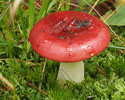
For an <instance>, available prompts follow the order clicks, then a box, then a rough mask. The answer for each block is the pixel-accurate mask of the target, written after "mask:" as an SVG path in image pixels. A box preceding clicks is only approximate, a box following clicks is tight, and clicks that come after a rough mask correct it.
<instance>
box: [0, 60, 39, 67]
mask: <svg viewBox="0 0 125 100" xmlns="http://www.w3.org/2000/svg"><path fill="white" fill-rule="evenodd" d="M0 60H1V61H10V60H12V59H9V58H2V59H0ZM16 61H17V62H21V60H20V59H16ZM23 62H24V63H29V64H30V65H31V66H34V65H36V64H35V63H33V62H29V61H23ZM40 65H41V64H40Z"/></svg>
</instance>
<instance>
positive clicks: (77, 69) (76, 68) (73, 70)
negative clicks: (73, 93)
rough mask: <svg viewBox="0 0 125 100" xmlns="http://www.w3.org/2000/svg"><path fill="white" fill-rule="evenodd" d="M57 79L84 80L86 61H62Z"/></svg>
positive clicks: (76, 81) (78, 81) (77, 81)
mask: <svg viewBox="0 0 125 100" xmlns="http://www.w3.org/2000/svg"><path fill="white" fill-rule="evenodd" d="M57 80H59V81H63V82H65V80H68V81H72V82H75V83H80V82H81V81H82V80H84V63H83V61H79V62H75V63H60V68H59V72H58V76H57Z"/></svg>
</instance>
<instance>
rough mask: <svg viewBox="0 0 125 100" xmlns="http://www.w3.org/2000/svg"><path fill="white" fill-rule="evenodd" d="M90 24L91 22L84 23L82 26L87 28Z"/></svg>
mask: <svg viewBox="0 0 125 100" xmlns="http://www.w3.org/2000/svg"><path fill="white" fill-rule="evenodd" d="M89 24H90V21H84V22H83V23H82V26H83V27H85V26H88V25H89Z"/></svg>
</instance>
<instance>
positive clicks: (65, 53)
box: [29, 11, 110, 83]
mask: <svg viewBox="0 0 125 100" xmlns="http://www.w3.org/2000/svg"><path fill="white" fill-rule="evenodd" d="M29 40H30V43H31V45H32V48H33V49H34V50H35V51H36V53H38V54H39V55H40V56H42V57H45V58H48V59H50V60H54V61H57V62H61V63H60V68H59V72H58V76H57V79H58V80H62V81H65V80H69V81H72V82H75V83H79V82H81V81H82V80H83V79H84V63H83V60H85V59H88V58H91V57H93V56H96V55H98V54H99V53H101V52H102V51H103V50H104V49H105V48H106V47H107V45H108V43H109V41H110V32H109V30H108V28H107V26H106V25H105V24H104V23H103V22H102V21H101V20H100V19H98V18H96V17H94V16H92V15H89V14H87V13H84V12H78V11H62V12H56V13H53V14H50V15H48V16H46V17H44V18H42V19H41V20H40V21H39V22H38V23H37V24H35V26H34V27H33V28H32V30H31V32H30V36H29Z"/></svg>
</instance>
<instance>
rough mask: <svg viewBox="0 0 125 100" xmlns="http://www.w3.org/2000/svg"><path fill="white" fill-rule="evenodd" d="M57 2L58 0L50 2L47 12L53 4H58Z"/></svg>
mask: <svg viewBox="0 0 125 100" xmlns="http://www.w3.org/2000/svg"><path fill="white" fill-rule="evenodd" d="M56 2H57V0H53V1H52V2H51V3H50V4H49V7H48V9H47V13H48V12H49V11H50V9H51V8H52V6H53V5H54V4H56Z"/></svg>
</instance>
